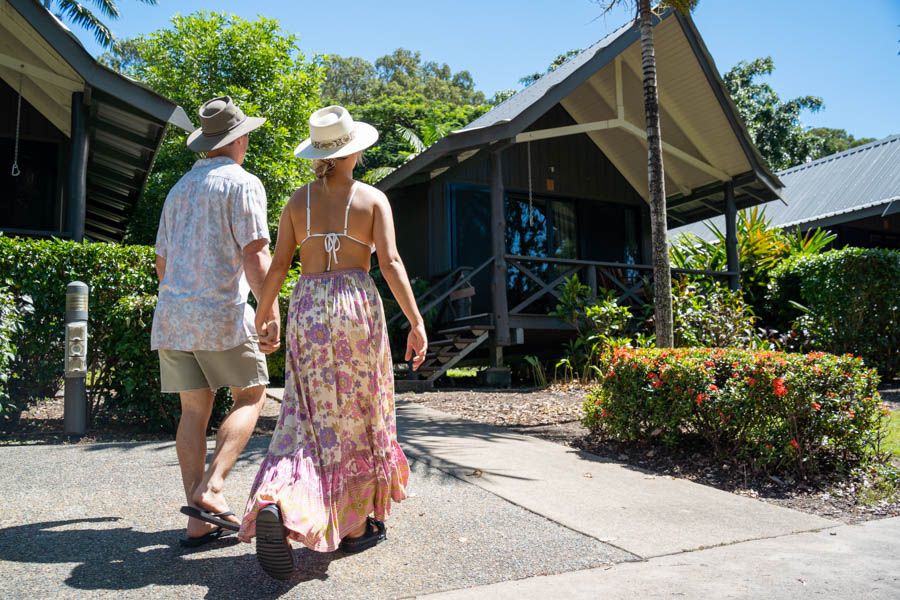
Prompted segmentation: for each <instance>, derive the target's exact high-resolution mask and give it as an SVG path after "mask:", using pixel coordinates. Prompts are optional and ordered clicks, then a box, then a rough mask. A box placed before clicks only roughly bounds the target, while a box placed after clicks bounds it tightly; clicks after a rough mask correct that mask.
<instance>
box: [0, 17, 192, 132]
mask: <svg viewBox="0 0 900 600" xmlns="http://www.w3.org/2000/svg"><path fill="white" fill-rule="evenodd" d="M9 2H10V5H11V6H12V7H13V8H14V9H15V10H16V11H17V12H18V13H19V14H21V15H22V17H23V18H24V19H26V20H27V21H28V22H29V23H30V24H31V26H32V27H34V29H35V30H36V31H37V32H38V33H39V34H40V35H41V37H43V38H44V39H45V40H47V43H49V44H50V45H51V46H52V47H53V49H54V50H56V52H57V53H58V54H59V55H60V56H61V57H62V58H63V60H65V61H66V62H67V63H68V64H69V65H71V67H72V68H73V69H75V71H76V72H78V74H79V75H80V76H81V78H82V79H84V81H85V82H86V84H87V85H89V86H91V87H94V88H97V89H98V90H102V91H104V92H106V93H108V94H110V95H113V96H116V97H117V98H120V99H121V100H123V101H124V102H127V103H128V104H129V105H131V106H133V107H135V108H136V109H138V110H140V111H142V112H144V113H146V114H147V115H149V116H151V117H153V118H154V119H157V120H159V121H161V122H164V123H171V124H172V125H175V126H176V127H179V128H180V129H183V130H184V131H187V132H191V131H193V130H194V129H195V127H194V124H193V123H192V122H191V120H190V119H189V118H188V116H187V114H186V113H185V112H184V110H183V109H182V108H181V107H180V106H178V105H177V104H175V103H174V102H172V101H171V100H169V99H168V98H165V97H164V96H161V95H159V94H157V93H156V92H154V91H152V90H151V89H149V88H147V87H146V86H144V85H142V84H140V83H137V82H135V81H132V80H130V79H128V78H127V77H125V76H123V75H121V74H119V73H117V72H115V71H113V70H112V69H109V68H107V67H105V66H103V65H101V64H99V63H98V62H97V61H96V60H95V59H94V57H92V56H91V55H90V54H89V53H88V51H87V50H85V48H84V46H82V45H81V44H80V43H79V42H78V40H77V38H75V37H74V36H73V35H72V34H71V33H70V32H68V31H66V30H65V29H63V28H62V27H60V24H59V23H58V22H57V21H56V20H55V19H54V18H53V15H51V14H50V13H49V12H48V11H47V9H45V8H44V7H43V6H40V5H39V4H38V3H37V2H35V1H34V0H9Z"/></svg>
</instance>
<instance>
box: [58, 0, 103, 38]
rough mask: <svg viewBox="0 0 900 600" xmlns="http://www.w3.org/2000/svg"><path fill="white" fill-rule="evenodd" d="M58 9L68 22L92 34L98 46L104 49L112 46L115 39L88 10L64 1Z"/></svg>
mask: <svg viewBox="0 0 900 600" xmlns="http://www.w3.org/2000/svg"><path fill="white" fill-rule="evenodd" d="M59 8H60V10H61V11H62V14H63V15H65V16H66V17H67V18H68V19H69V20H70V21H72V22H73V23H75V24H77V25H80V26H81V27H84V28H85V29H87V30H88V31H89V32H90V33H93V34H94V39H96V40H97V43H98V44H100V45H101V46H103V47H104V48H109V47H110V46H111V45H112V43H113V40H114V39H115V38H114V37H113V34H112V31H110V30H109V28H108V27H107V26H106V25H105V24H104V23H103V21H101V20H100V19H98V18H97V16H96V15H94V13H92V12H91V11H90V9H88V8H87V7H85V6H84V5H82V4H80V3H78V2H75V1H74V0H64V1H63V2H62V3H61V4H60V5H59Z"/></svg>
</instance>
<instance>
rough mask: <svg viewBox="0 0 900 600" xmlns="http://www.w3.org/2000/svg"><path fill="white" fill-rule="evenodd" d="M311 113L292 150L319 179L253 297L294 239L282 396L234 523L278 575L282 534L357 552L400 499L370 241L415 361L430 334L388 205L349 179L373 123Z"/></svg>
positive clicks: (296, 200)
mask: <svg viewBox="0 0 900 600" xmlns="http://www.w3.org/2000/svg"><path fill="white" fill-rule="evenodd" d="M309 125H310V139H308V140H306V141H304V142H303V143H302V144H300V145H299V146H298V147H297V149H296V150H295V154H296V155H297V156H298V157H300V158H309V159H313V167H314V169H315V172H316V180H315V181H314V182H312V183H310V184H308V185H306V186H304V187H302V188H300V189H299V190H297V191H296V192H295V193H294V195H293V197H292V198H291V199H290V201H289V202H288V204H287V206H286V207H285V209H284V211H283V212H282V215H281V222H280V224H279V227H278V242H277V244H276V247H275V256H274V258H273V260H272V266H271V268H270V270H269V273H268V276H267V277H266V280H265V283H264V284H263V290H262V297H261V298H260V300H259V306H261V307H270V306H272V303H273V302H274V300H275V298H276V297H277V294H278V292H279V290H280V289H281V286H282V284H283V282H284V278H285V276H286V275H287V272H288V269H289V268H290V266H291V261H292V259H293V256H294V252H295V251H296V249H297V248H298V247H299V249H300V262H301V264H302V265H303V275H302V276H301V277H300V280H299V281H298V282H297V286H296V287H295V289H294V292H293V294H292V296H291V303H290V309H289V311H288V316H287V332H286V334H287V349H286V351H287V357H286V360H285V393H284V400H283V402H282V405H281V416H280V417H279V419H278V424H277V425H276V427H275V431H274V433H273V435H272V441H271V444H270V445H269V451H268V454H267V455H266V458H265V460H264V461H263V464H262V466H261V467H260V469H259V473H258V474H257V476H256V480H255V481H254V484H253V488H252V490H251V493H250V500H249V502H248V504H247V510H246V513H245V515H244V518H243V522H242V524H241V530H240V533H239V536H240V538H241V539H242V540H243V541H245V542H249V541H250V539H251V538H252V537H253V536H254V535H255V536H256V537H257V541H256V550H257V557H258V559H259V562H260V564H261V565H262V567H263V569H264V570H265V571H266V572H267V573H269V575H271V576H273V577H275V578H278V579H286V578H288V577H290V575H291V573H292V571H293V568H294V564H293V553H292V552H291V547H290V543H289V540H295V541H297V542H300V543H301V544H303V545H304V546H306V547H308V548H310V549H312V550H316V551H320V552H331V551H334V550H337V549H339V548H340V549H341V550H343V551H345V552H360V551H362V550H365V549H367V548H371V547H372V546H374V545H375V544H377V543H379V542H381V541H383V540H384V539H385V538H386V535H385V527H384V523H383V520H384V518H385V517H386V516H387V515H388V514H389V512H390V507H391V501H394V502H399V501H401V500H403V499H405V498H406V484H407V481H408V479H409V465H408V463H407V460H406V457H405V456H404V454H403V451H402V450H401V449H400V446H399V445H398V444H397V427H396V421H395V416H394V396H393V394H394V380H393V364H392V362H391V353H390V347H389V344H388V337H387V329H386V327H385V319H384V311H383V308H382V303H381V298H380V297H379V295H378V291H377V289H376V287H375V283H374V281H373V280H372V278H371V277H370V276H369V274H368V270H369V265H370V264H371V254H372V253H373V252H375V253H377V254H378V265H379V267H380V269H381V273H382V275H383V276H384V279H385V281H386V282H387V283H388V285H389V286H390V288H391V292H392V293H393V294H394V297H395V298H396V299H397V301H398V303H399V304H400V308H401V309H402V310H403V314H404V315H405V316H406V318H407V319H409V322H410V333H409V338H408V341H407V348H406V360H410V359H412V360H413V368H418V367H419V365H421V363H422V361H423V360H424V359H425V352H426V346H427V341H426V337H425V327H424V325H423V323H422V316H421V315H420V314H419V310H418V308H417V307H416V302H415V298H414V297H413V293H412V290H411V288H410V285H409V279H408V278H407V275H406V270H405V269H404V267H403V262H402V261H401V260H400V255H399V254H398V253H397V246H396V241H395V237H394V224H393V217H392V215H391V207H390V204H389V203H388V200H387V198H386V197H385V195H384V194H383V193H382V192H380V191H379V190H377V189H375V188H373V187H371V186H368V185H365V184H363V183H359V182H357V181H354V180H353V167H354V166H356V164H357V162H358V160H359V158H360V156H361V154H362V151H363V150H365V149H366V148H367V147H369V146H371V145H372V144H373V143H375V141H376V140H377V139H378V132H377V131H375V129H374V128H373V127H372V126H371V125H368V124H366V123H360V122H354V121H353V119H352V118H351V117H350V114H349V113H348V112H347V111H346V110H345V109H344V108H342V107H339V106H329V107H327V108H323V109H321V110H318V111H316V112H315V113H313V115H312V116H311V117H310V120H309ZM256 325H257V328H258V329H257V331H260V332H265V333H266V335H271V334H272V331H271V329H272V328H277V327H278V325H277V323H276V321H274V320H273V314H272V312H271V309H265V310H259V311H257V313H256ZM274 337H275V339H276V340H277V339H278V337H279V336H278V334H277V332H276V333H275V335H274Z"/></svg>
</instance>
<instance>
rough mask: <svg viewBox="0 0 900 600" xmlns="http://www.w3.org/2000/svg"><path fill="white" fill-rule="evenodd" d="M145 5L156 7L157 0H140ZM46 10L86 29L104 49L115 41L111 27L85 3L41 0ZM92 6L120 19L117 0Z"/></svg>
mask: <svg viewBox="0 0 900 600" xmlns="http://www.w3.org/2000/svg"><path fill="white" fill-rule="evenodd" d="M138 1H139V2H143V3H144V4H151V5H154V6H155V5H156V0H138ZM41 3H42V4H43V5H44V8H46V9H47V10H49V11H51V12H53V13H54V14H55V15H56V17H57V18H58V19H59V20H60V21H63V20H67V21H69V22H71V23H75V24H76V25H79V26H81V27H83V28H84V29H86V30H87V31H88V33H92V34H93V35H94V39H95V40H97V43H98V44H100V45H101V46H103V47H104V48H109V47H111V46H112V44H113V42H114V41H115V36H113V33H112V31H110V29H109V27H107V26H106V24H105V23H104V22H103V21H102V20H101V18H100V17H98V16H97V15H96V14H94V13H93V11H91V9H89V8H88V7H87V6H85V3H83V2H76V1H75V0H41ZM92 4H94V5H95V6H96V7H97V10H99V11H100V14H102V15H103V16H104V17H106V18H107V19H118V18H119V6H118V2H117V0H92Z"/></svg>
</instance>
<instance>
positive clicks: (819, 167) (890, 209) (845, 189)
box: [672, 135, 900, 239]
mask: <svg viewBox="0 0 900 600" xmlns="http://www.w3.org/2000/svg"><path fill="white" fill-rule="evenodd" d="M778 175H779V177H780V178H781V180H782V181H783V182H784V184H785V188H784V190H783V191H782V194H781V195H782V198H783V199H784V203H782V202H770V203H768V204H766V205H765V214H766V218H767V219H770V220H771V223H772V225H773V226H775V227H794V226H798V227H800V228H801V229H809V228H815V227H827V226H829V225H834V224H837V223H844V222H847V221H855V220H857V219H862V218H865V217H872V216H883V215H884V216H886V215H888V214H893V213H896V212H900V135H892V136H890V137H886V138H884V139H882V140H878V141H875V142H871V143H869V144H865V145H863V146H857V147H856V148H851V149H849V150H845V151H844V152H839V153H837V154H832V155H831V156H826V157H824V158H820V159H818V160H814V161H812V162H808V163H805V164H802V165H798V166H796V167H792V168H790V169H787V170H785V171H781V172H780V173H779V174H778ZM706 223H710V224H714V225H716V226H717V227H718V228H719V229H722V228H724V226H725V225H724V221H723V220H722V219H720V218H716V219H710V220H708V221H704V222H701V223H694V224H692V225H689V226H686V227H679V228H677V229H674V230H672V236H673V237H674V236H677V235H681V234H682V233H686V232H692V233H695V234H697V235H699V236H700V237H702V238H704V239H711V238H712V234H711V233H710V232H709V228H708V227H706Z"/></svg>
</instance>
